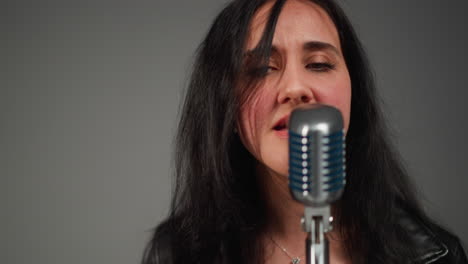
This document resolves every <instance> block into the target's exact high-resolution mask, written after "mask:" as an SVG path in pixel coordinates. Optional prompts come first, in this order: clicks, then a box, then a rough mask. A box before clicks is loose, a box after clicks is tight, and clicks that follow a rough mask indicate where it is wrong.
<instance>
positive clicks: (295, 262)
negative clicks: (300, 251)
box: [291, 257, 301, 264]
mask: <svg viewBox="0 0 468 264" xmlns="http://www.w3.org/2000/svg"><path fill="white" fill-rule="evenodd" d="M291 262H292V264H299V263H301V259H300V258H299V257H295V258H293V259H292V261H291Z"/></svg>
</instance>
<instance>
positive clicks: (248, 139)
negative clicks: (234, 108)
mask: <svg viewBox="0 0 468 264" xmlns="http://www.w3.org/2000/svg"><path fill="white" fill-rule="evenodd" d="M268 95H269V93H268V90H267V89H259V90H257V92H256V93H255V95H253V96H252V97H250V98H249V99H248V101H247V102H246V103H245V104H244V106H243V107H242V108H241V110H240V118H239V131H240V137H241V140H242V143H243V144H244V146H245V147H246V148H247V149H248V150H249V151H250V152H251V153H252V154H253V155H254V156H255V157H257V158H259V155H258V153H259V147H260V139H261V136H262V133H264V132H265V131H266V129H268V124H269V123H268V120H269V119H270V116H269V113H271V111H272V110H271V109H272V107H273V104H272V101H271V98H270V97H271V96H268Z"/></svg>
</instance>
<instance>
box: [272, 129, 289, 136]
mask: <svg viewBox="0 0 468 264" xmlns="http://www.w3.org/2000/svg"><path fill="white" fill-rule="evenodd" d="M275 134H276V135H277V136H278V137H280V138H288V134H289V133H288V130H287V129H281V130H275Z"/></svg>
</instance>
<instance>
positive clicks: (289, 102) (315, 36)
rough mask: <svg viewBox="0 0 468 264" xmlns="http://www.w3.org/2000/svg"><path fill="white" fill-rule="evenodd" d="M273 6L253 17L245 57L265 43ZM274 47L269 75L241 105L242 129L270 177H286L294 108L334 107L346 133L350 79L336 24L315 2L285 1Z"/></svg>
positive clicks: (250, 148) (262, 8)
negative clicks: (265, 33) (289, 129)
mask: <svg viewBox="0 0 468 264" xmlns="http://www.w3.org/2000/svg"><path fill="white" fill-rule="evenodd" d="M272 5H273V2H272V1H271V2H268V3H267V4H265V5H264V6H262V7H261V8H260V9H259V11H258V12H257V13H256V15H255V16H254V18H253V20H252V23H251V25H250V31H249V35H248V39H247V43H246V49H247V50H246V51H245V52H246V57H248V56H249V55H248V54H250V53H251V51H252V50H254V49H255V47H256V46H257V44H258V42H259V41H260V39H261V37H262V34H263V29H264V27H265V23H266V22H267V20H268V16H269V11H270V8H271V7H272ZM272 44H273V49H272V53H271V57H270V60H269V65H268V66H269V67H268V73H267V74H266V76H265V77H264V79H263V80H262V81H260V83H259V84H258V85H257V86H256V87H255V89H254V90H253V92H252V93H253V94H252V95H251V96H250V97H249V99H248V100H247V101H246V102H245V103H244V104H243V106H242V107H241V109H240V116H239V119H238V128H239V129H238V130H239V134H240V137H241V140H242V142H243V144H244V145H245V147H246V148H247V149H248V150H249V151H250V152H251V153H252V154H253V155H254V156H255V158H256V159H257V160H258V161H259V162H260V163H261V164H263V165H264V168H265V169H266V171H267V172H268V173H270V174H271V173H273V174H277V175H284V176H287V175H288V132H287V131H288V130H287V129H288V128H287V123H288V120H289V115H290V114H291V112H292V110H293V109H295V108H296V107H298V106H300V105H304V104H316V103H321V104H327V105H331V106H334V107H336V108H337V109H339V110H340V111H341V113H342V115H343V119H344V128H345V130H347V128H348V125H349V115H350V107H351V81H350V77H349V73H348V69H347V67H346V63H345V61H344V58H343V54H342V51H341V47H340V40H339V37H338V33H337V30H336V28H335V25H334V23H333V22H332V20H331V19H330V18H329V16H328V14H327V13H326V12H325V11H324V10H323V9H321V8H320V7H319V6H317V5H316V4H313V3H311V2H310V1H301V0H289V1H286V3H285V5H284V7H283V10H282V11H281V14H280V16H279V19H278V23H277V25H276V30H275V34H274V37H273V43H272ZM249 51H250V52H249Z"/></svg>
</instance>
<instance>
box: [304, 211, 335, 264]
mask: <svg viewBox="0 0 468 264" xmlns="http://www.w3.org/2000/svg"><path fill="white" fill-rule="evenodd" d="M301 222H302V228H303V229H304V231H305V232H307V233H308V234H307V238H306V263H307V264H328V263H329V254H328V253H329V251H328V239H327V238H326V237H325V233H327V232H329V231H331V230H332V222H333V217H331V216H330V206H328V205H327V206H324V207H308V206H306V207H305V210H304V216H303V217H302V220H301Z"/></svg>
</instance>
